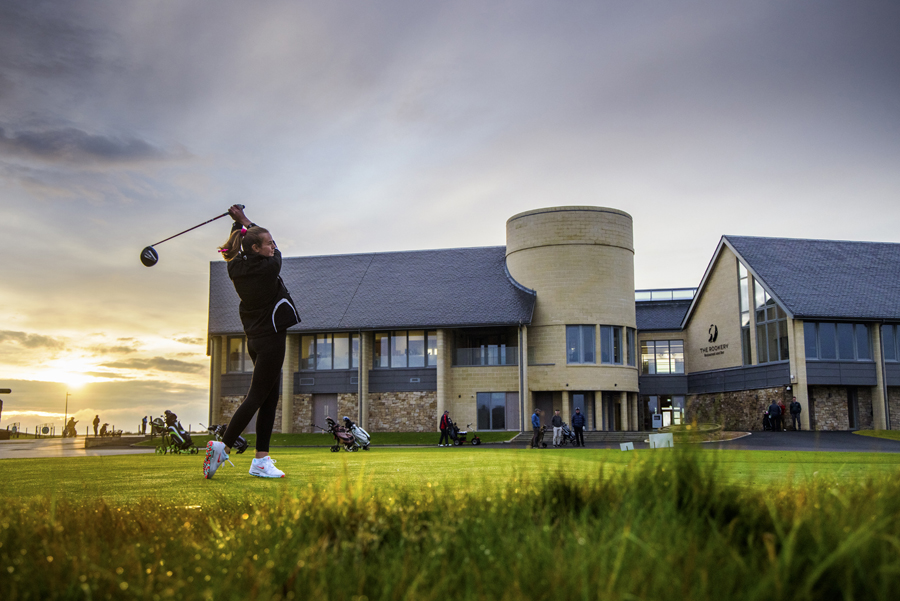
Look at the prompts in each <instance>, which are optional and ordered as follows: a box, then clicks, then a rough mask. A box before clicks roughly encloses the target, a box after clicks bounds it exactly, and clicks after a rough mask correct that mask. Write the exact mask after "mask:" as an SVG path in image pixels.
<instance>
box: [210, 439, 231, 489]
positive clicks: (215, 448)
mask: <svg viewBox="0 0 900 601" xmlns="http://www.w3.org/2000/svg"><path fill="white" fill-rule="evenodd" d="M226 461H228V453H226V452H225V443H224V442H218V441H215V440H210V441H209V442H208V443H206V458H205V459H204V460H203V477H204V478H206V479H207V480H209V479H210V478H212V477H213V476H214V475H215V473H216V470H217V469H219V466H220V465H222V464H223V463H225V462H226ZM228 463H231V462H230V461H228ZM232 465H234V464H232Z"/></svg>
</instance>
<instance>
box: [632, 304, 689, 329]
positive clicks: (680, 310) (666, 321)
mask: <svg viewBox="0 0 900 601" xmlns="http://www.w3.org/2000/svg"><path fill="white" fill-rule="evenodd" d="M690 306H691V301H690V300H677V301H641V302H639V303H635V313H636V317H637V329H638V330H639V331H648V330H657V331H658V330H680V329H681V320H682V319H684V314H685V313H687V310H688V308H690Z"/></svg>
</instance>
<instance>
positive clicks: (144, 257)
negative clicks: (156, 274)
mask: <svg viewBox="0 0 900 601" xmlns="http://www.w3.org/2000/svg"><path fill="white" fill-rule="evenodd" d="M157 261H159V255H158V254H156V249H155V248H153V247H152V246H148V247H146V248H145V249H144V250H142V251H141V263H143V264H144V266H145V267H153V266H154V265H156V262H157Z"/></svg>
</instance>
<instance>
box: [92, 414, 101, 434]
mask: <svg viewBox="0 0 900 601" xmlns="http://www.w3.org/2000/svg"><path fill="white" fill-rule="evenodd" d="M91 423H92V424H94V436H99V434H98V433H97V428H99V427H100V416H99V415H95V416H94V421H93V422H91Z"/></svg>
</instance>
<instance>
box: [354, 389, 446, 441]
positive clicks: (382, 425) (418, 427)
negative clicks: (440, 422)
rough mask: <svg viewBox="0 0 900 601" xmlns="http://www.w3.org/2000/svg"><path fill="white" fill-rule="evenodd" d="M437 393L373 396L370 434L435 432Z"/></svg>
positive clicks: (384, 393) (382, 393) (380, 394)
mask: <svg viewBox="0 0 900 601" xmlns="http://www.w3.org/2000/svg"><path fill="white" fill-rule="evenodd" d="M437 419H438V417H437V392H436V391H416V392H370V393H369V428H368V430H369V432H434V428H435V426H434V425H435V424H436V423H437Z"/></svg>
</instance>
